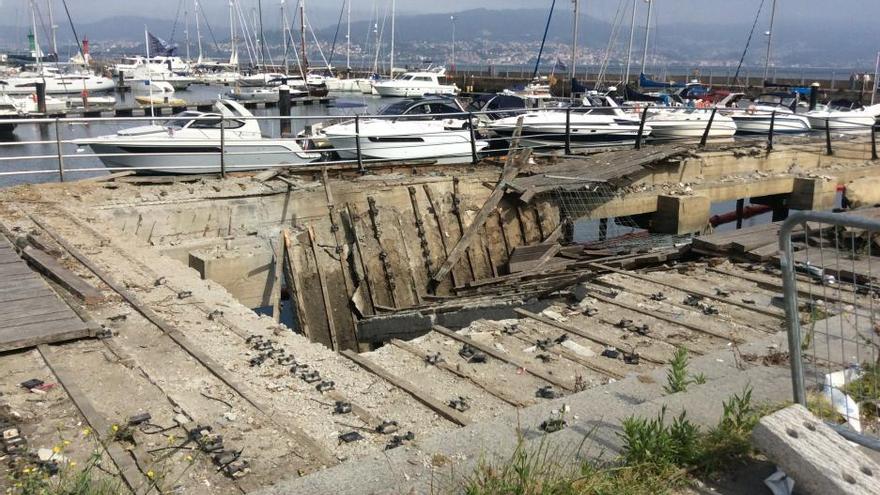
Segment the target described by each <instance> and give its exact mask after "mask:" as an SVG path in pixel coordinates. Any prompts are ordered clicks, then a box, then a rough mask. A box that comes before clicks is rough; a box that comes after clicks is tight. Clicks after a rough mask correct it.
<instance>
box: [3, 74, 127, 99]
mask: <svg viewBox="0 0 880 495" xmlns="http://www.w3.org/2000/svg"><path fill="white" fill-rule="evenodd" d="M3 81H5V82H6V87H5V88H6V89H5V91H6V93H8V94H11V95H13V94H18V95H28V94H32V93H34V92H35V91H36V89H35V88H36V84H37V83H45V84H46V94H65V95H77V94H81V93H82V92H83V91H85V92H88V93H97V92H102V91H112V90H113V89H115V87H116V83H114V82H113V80H112V79H109V78H106V77H102V76H96V75H94V74H91V73H87V72H74V73H63V74H62V73H59V72H54V71H50V70H44V72H43V73H22V74H19V75H18V76H16V77H9V78H6V79H3Z"/></svg>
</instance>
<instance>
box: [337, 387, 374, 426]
mask: <svg viewBox="0 0 880 495" xmlns="http://www.w3.org/2000/svg"><path fill="white" fill-rule="evenodd" d="M324 395H325V396H326V397H330V398H331V399H333V400H335V401H339V402H347V403H348V404H349V405H351V412H353V413H354V415H355V416H357V417H358V418H360V420H361V421H363V422H364V423H365V424H367V425H369V426H370V427H371V428H376V427H378V426H379V425H380V424H382V419H381V418H379V417H378V416H376V415H374V414H373V413H371V412H370V411H368V410H366V409H364V408H363V407H361V406H360V405H358V404H357V403H356V402H352V401H351V400H350V399H349V398H348V397H346V396H345V395H344V394H343V393H342V392H340V391H338V390H330V391H327V392H324Z"/></svg>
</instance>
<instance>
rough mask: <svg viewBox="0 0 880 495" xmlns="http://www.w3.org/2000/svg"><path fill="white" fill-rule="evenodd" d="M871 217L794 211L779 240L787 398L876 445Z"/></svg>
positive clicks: (878, 251)
mask: <svg viewBox="0 0 880 495" xmlns="http://www.w3.org/2000/svg"><path fill="white" fill-rule="evenodd" d="M868 215H870V216H868ZM877 218H880V215H877V213H876V212H875V210H874V209H870V210H865V211H863V212H861V213H860V212H859V211H858V210H856V211H852V212H848V213H820V212H796V213H793V214H792V215H791V216H790V217H789V218H788V220H786V221H785V222H784V223H783V225H782V228H781V230H780V233H779V246H780V248H781V250H782V257H781V262H780V264H781V268H782V277H783V287H784V290H783V297H784V302H785V313H786V322H787V327H788V346H789V354H790V357H791V372H792V385H793V387H794V397H795V401H796V402H798V403H800V404H802V405H804V406H806V407H808V408H809V409H810V410H811V411H813V412H814V413H815V414H817V415H818V416H820V417H822V418H823V419H825V420H826V421H828V422H829V423H830V424H832V425H835V426H836V429H837V430H838V431H839V432H840V433H841V434H842V435H844V436H845V437H847V438H848V439H850V440H852V441H855V442H857V443H860V444H862V445H865V446H868V447H871V448H874V449H876V450H880V321H878V320H880V318H878V316H880V314H878V311H880V299H878V298H880V280H877V279H876V278H875V277H878V276H880V221H878V219H877ZM875 301H876V304H875Z"/></svg>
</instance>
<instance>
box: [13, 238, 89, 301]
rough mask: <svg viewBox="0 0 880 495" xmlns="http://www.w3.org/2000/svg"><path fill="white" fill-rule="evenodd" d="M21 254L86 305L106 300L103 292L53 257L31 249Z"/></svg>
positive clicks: (25, 249)
mask: <svg viewBox="0 0 880 495" xmlns="http://www.w3.org/2000/svg"><path fill="white" fill-rule="evenodd" d="M21 254H22V256H24V257H25V258H27V260H28V261H29V262H30V264H31V265H32V266H34V267H35V268H36V269H37V270H39V271H40V272H42V273H44V274H46V275H47V276H48V277H50V278H52V280H54V281H56V282H58V284H59V285H60V286H61V287H64V288H65V289H66V290H68V291H70V293H71V294H73V295H75V296H76V297H78V298H79V299H81V300H82V301H83V302H85V303H86V304H97V303H99V302H101V301H103V300H104V296H103V295H102V294H101V291H99V290H98V289H96V288H94V287H92V286H91V285H89V284H88V283H87V282H86V281H85V280H83V279H81V278H80V277H79V276H78V275H77V274H75V273H73V272H72V271H70V270H68V269H67V268H65V267H64V266H63V265H62V264H61V263H59V262H58V260H56V259H55V258H53V257H52V256H50V255H48V254H46V253H44V252H42V251H40V250H38V249H33V248H30V247H26V248H24V249H23V250H22V251H21Z"/></svg>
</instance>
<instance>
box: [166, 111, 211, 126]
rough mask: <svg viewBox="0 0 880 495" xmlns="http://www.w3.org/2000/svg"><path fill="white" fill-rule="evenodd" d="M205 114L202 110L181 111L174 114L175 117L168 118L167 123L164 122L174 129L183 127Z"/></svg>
mask: <svg viewBox="0 0 880 495" xmlns="http://www.w3.org/2000/svg"><path fill="white" fill-rule="evenodd" d="M202 115H204V114H203V113H201V112H181V113H179V114H177V115H175V116H174V118H171V119H168V120H166V121H165V123H163V124H162V126H163V127H171V128H174V129H183V128H184V127H186V125H187V124H189V123H190V121H192V119H194V118H196V117H200V116H202Z"/></svg>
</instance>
